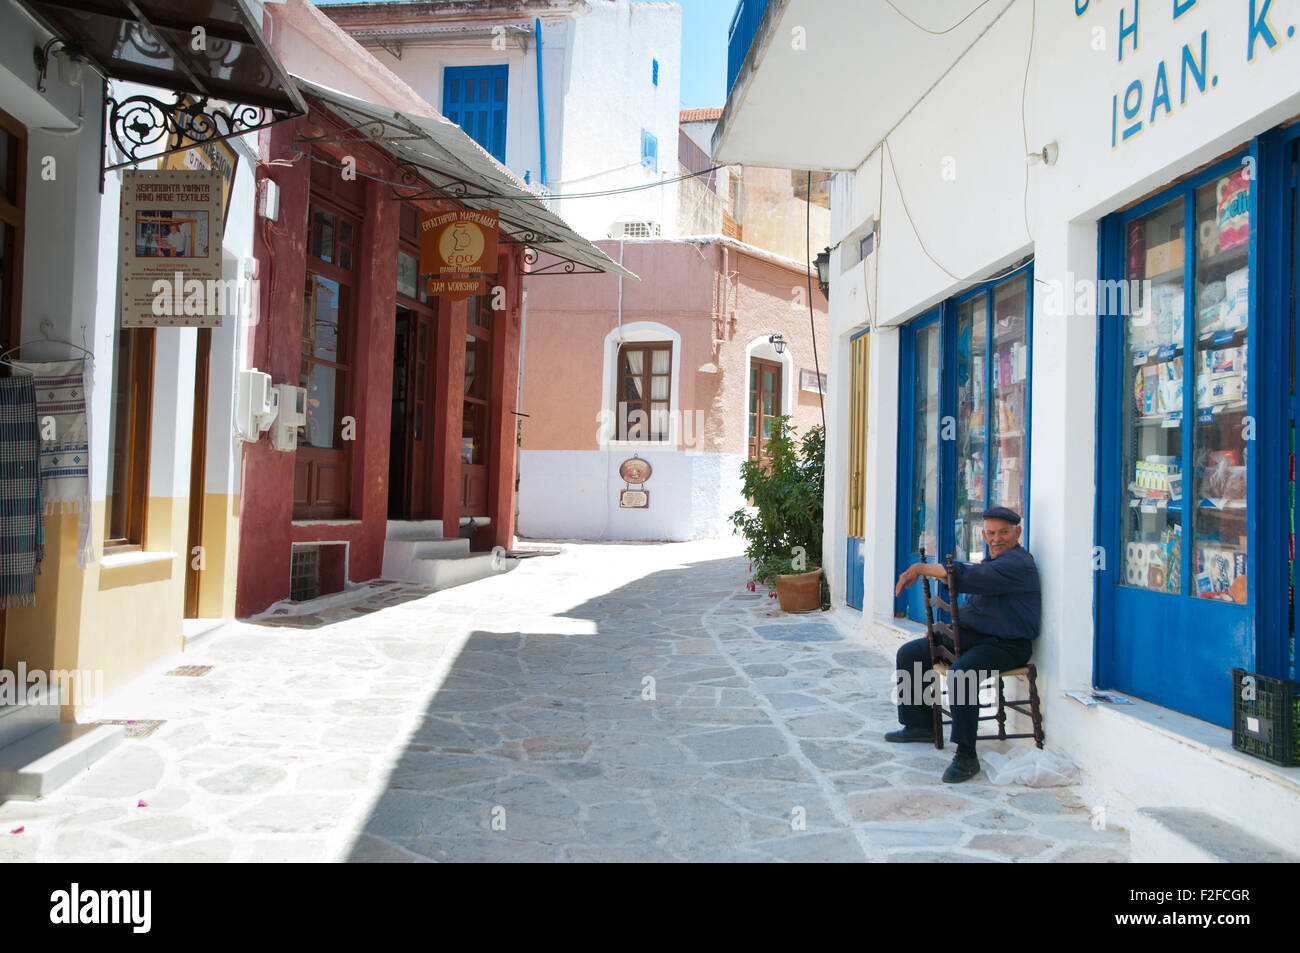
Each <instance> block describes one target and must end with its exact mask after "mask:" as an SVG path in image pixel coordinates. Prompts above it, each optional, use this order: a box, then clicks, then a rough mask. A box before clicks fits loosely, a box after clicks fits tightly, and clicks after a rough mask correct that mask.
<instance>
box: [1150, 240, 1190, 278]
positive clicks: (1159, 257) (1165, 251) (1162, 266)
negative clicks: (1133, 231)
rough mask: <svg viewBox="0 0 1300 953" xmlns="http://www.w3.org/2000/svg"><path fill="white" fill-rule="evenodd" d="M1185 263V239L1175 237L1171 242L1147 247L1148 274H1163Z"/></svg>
mask: <svg viewBox="0 0 1300 953" xmlns="http://www.w3.org/2000/svg"><path fill="white" fill-rule="evenodd" d="M1182 264H1183V240H1182V239H1181V238H1175V239H1174V240H1173V241H1171V242H1165V243H1164V244H1162V245H1155V246H1153V247H1152V248H1149V249H1147V261H1146V265H1147V271H1146V273H1147V275H1148V276H1154V275H1162V274H1164V273H1165V272H1167V271H1173V270H1174V269H1175V268H1178V267H1180V266H1181V265H1182Z"/></svg>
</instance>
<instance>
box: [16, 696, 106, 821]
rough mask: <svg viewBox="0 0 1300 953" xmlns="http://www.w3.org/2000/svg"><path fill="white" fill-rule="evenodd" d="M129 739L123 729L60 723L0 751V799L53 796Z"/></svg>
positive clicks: (42, 729)
mask: <svg viewBox="0 0 1300 953" xmlns="http://www.w3.org/2000/svg"><path fill="white" fill-rule="evenodd" d="M55 710H56V711H57V710H58V709H57V707H56V708H55ZM125 736H126V728H125V727H124V726H122V725H74V724H70V723H68V724H63V723H60V724H55V725H48V726H46V727H44V728H41V729H40V730H39V731H36V732H34V733H32V734H30V735H28V736H27V737H26V738H23V739H22V740H21V741H18V742H16V743H14V744H11V745H6V746H5V747H3V748H0V799H4V798H25V799H34V798H38V797H41V796H43V795H46V794H49V793H50V792H51V791H53V790H54V789H55V788H57V787H58V786H59V785H61V784H63V783H65V782H67V781H69V780H71V779H72V778H74V777H76V776H77V775H78V774H80V773H81V772H83V771H86V770H88V769H89V768H90V766H91V765H92V764H94V763H95V762H96V761H98V760H99V759H100V758H101V757H103V756H104V755H105V754H107V753H108V752H109V751H111V750H112V749H113V748H115V747H116V746H117V745H118V744H119V743H120V742H121V741H122V739H123V738H124V737H125Z"/></svg>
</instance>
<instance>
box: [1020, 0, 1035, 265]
mask: <svg viewBox="0 0 1300 953" xmlns="http://www.w3.org/2000/svg"><path fill="white" fill-rule="evenodd" d="M1029 11H1030V12H1029V55H1028V56H1027V57H1025V79H1024V84H1023V85H1022V86H1021V87H1020V132H1021V134H1022V135H1023V137H1024V140H1025V155H1026V157H1028V154H1029V122H1028V120H1026V119H1025V99H1026V98H1028V96H1029V66H1030V64H1031V63H1033V61H1034V34H1035V33H1037V32H1038V0H1029ZM1024 207H1025V234H1026V235H1028V236H1029V240H1030V242H1032V241H1033V240H1034V232H1033V229H1031V228H1030V227H1029V163H1028V162H1026V163H1025V198H1024Z"/></svg>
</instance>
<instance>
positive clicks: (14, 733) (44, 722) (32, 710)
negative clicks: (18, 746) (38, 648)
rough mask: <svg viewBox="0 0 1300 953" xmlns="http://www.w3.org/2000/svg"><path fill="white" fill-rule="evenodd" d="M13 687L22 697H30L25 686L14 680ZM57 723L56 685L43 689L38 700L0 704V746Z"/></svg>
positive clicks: (2, 746) (57, 691)
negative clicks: (26, 702) (16, 703)
mask: <svg viewBox="0 0 1300 953" xmlns="http://www.w3.org/2000/svg"><path fill="white" fill-rule="evenodd" d="M15 678H16V675H15ZM14 688H15V691H17V692H19V693H21V694H22V695H23V697H28V698H30V695H29V694H28V692H27V690H26V688H25V687H24V686H22V685H18V684H17V682H16V681H15V683H14ZM47 699H48V703H47V701H46V700H47ZM58 723H59V690H58V688H57V687H55V688H53V689H50V688H46V689H44V690H43V695H42V696H41V698H40V699H39V700H37V699H34V698H33V699H32V700H31V702H30V703H28V704H20V705H4V706H0V748H4V747H6V746H7V745H11V744H14V743H15V742H18V741H21V740H22V739H23V738H25V737H27V736H28V735H30V734H32V733H33V732H36V731H40V730H41V729H42V728H47V727H49V726H50V725H57V724H58Z"/></svg>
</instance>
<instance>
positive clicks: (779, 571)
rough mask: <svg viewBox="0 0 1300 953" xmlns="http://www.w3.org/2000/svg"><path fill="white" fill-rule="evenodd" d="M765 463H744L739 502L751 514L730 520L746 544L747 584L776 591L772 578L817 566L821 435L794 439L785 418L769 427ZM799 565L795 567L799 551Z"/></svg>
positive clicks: (823, 458) (823, 459)
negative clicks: (742, 498)
mask: <svg viewBox="0 0 1300 953" xmlns="http://www.w3.org/2000/svg"><path fill="white" fill-rule="evenodd" d="M767 451H768V460H767V461H766V462H761V461H758V460H746V461H745V462H744V463H743V464H741V468H740V474H741V478H742V480H743V481H744V493H745V497H746V498H747V499H748V500H750V502H751V504H752V506H753V507H754V509H755V512H753V513H751V512H749V510H747V509H740V510H736V512H734V513H732V514H731V523H732V526H734V527H735V532H736V533H738V534H739V535H741V536H743V537H744V538H745V541H746V543H747V544H748V545H747V546H746V547H745V555H746V556H748V557H749V560H750V563H751V571H752V576H751V577H750V581H751V582H755V583H762V584H763V585H765V586H774V585H776V577H777V576H780V575H785V574H789V573H796V572H810V571H812V570H813V569H817V568H818V567H820V566H821V564H822V496H823V492H824V490H825V473H826V433H825V431H824V430H823V429H822V428H821V427H813V428H812V429H810V430H809V431H808V432H807V433H805V434H804V435H803V437H802V438H796V434H795V432H794V429H793V427H792V426H791V424H790V418H789V417H778V418H776V419H775V420H774V421H772V435H771V437H770V438H769V439H768V441H767ZM796 547H798V548H799V549H802V551H803V555H802V562H803V563H804V565H802V566H800V565H796V561H797V560H798V558H799V549H796Z"/></svg>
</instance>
